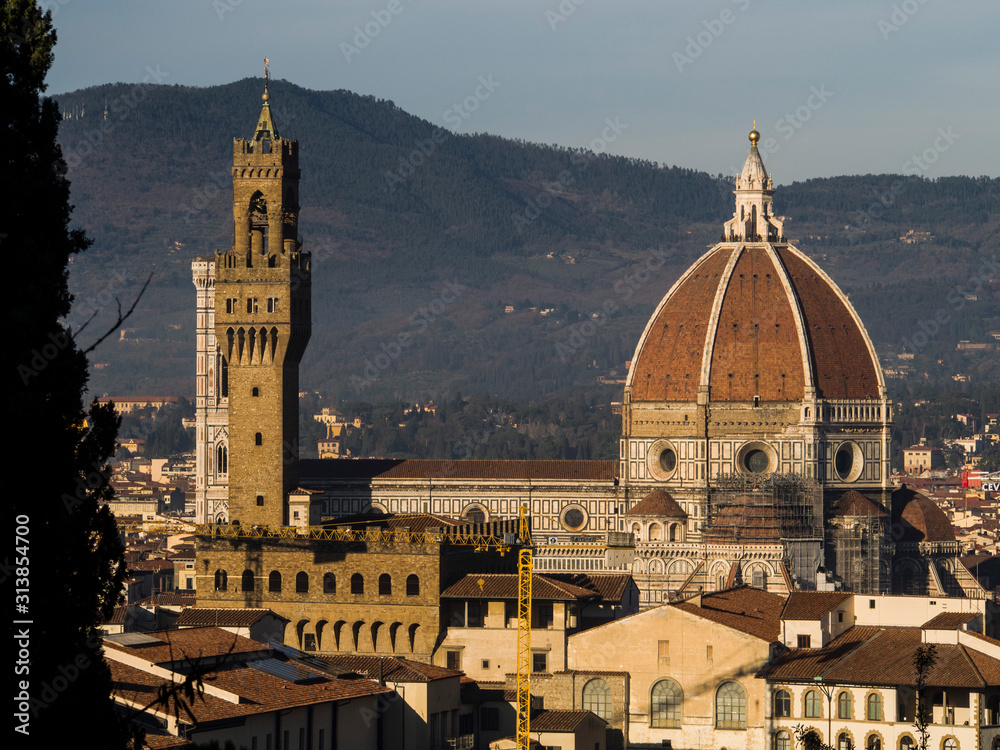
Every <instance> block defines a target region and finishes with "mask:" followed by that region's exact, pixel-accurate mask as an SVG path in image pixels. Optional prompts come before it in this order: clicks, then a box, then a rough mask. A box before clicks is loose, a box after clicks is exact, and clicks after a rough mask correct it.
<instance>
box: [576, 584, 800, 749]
mask: <svg viewBox="0 0 1000 750" xmlns="http://www.w3.org/2000/svg"><path fill="white" fill-rule="evenodd" d="M784 603H785V598H784V597H783V596H779V595H777V594H770V593H766V592H763V591H758V590H756V589H752V588H738V589H732V590H729V591H723V592H717V593H713V594H706V595H704V596H699V597H695V598H693V599H689V600H688V601H686V602H683V603H678V604H668V605H665V606H661V607H656V608H655V609H651V610H647V611H644V612H642V613H640V614H638V615H635V616H633V617H628V618H625V619H623V620H619V621H617V622H612V623H608V624H607V625H603V626H601V627H597V628H593V629H592V630H588V631H586V632H583V633H577V634H575V635H573V636H571V637H570V639H569V655H568V668H569V669H570V670H575V669H586V670H588V671H592V672H593V671H597V672H599V671H601V670H608V671H617V672H625V673H627V674H628V685H629V691H628V694H627V695H625V696H624V701H625V702H624V705H623V706H621V708H617V707H616V709H617V710H619V711H620V712H621V713H623V714H624V715H625V717H626V722H625V725H624V727H623V729H624V733H625V736H626V737H627V740H628V742H629V743H633V744H640V745H641V744H646V745H653V744H656V745H659V744H660V743H661V742H663V741H665V740H667V741H669V742H671V743H672V745H673V747H675V748H687V747H712V748H718V747H726V748H732V749H734V750H736V749H739V750H756V749H757V748H763V747H765V746H766V742H767V730H768V727H767V713H766V710H765V709H766V705H767V693H766V686H765V685H764V683H763V681H762V680H757V679H755V678H754V675H755V673H756V672H757V670H758V669H760V668H761V666H763V665H764V663H765V662H766V661H767V660H768V657H769V656H770V655H771V654H772V651H773V648H774V647H775V644H776V643H777V641H778V639H779V635H780V616H781V609H782V607H783V605H784ZM584 707H585V708H586V707H587V705H584ZM595 713H598V712H595ZM598 715H600V713H598Z"/></svg>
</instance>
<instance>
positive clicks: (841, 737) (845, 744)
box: [837, 732, 853, 750]
mask: <svg viewBox="0 0 1000 750" xmlns="http://www.w3.org/2000/svg"><path fill="white" fill-rule="evenodd" d="M852 748H853V745H851V736H850V735H849V734H848V733H847V732H841V733H840V734H838V735H837V750H852Z"/></svg>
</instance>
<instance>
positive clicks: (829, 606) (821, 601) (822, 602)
mask: <svg viewBox="0 0 1000 750" xmlns="http://www.w3.org/2000/svg"><path fill="white" fill-rule="evenodd" d="M852 596H853V594H850V593H848V592H844V591H793V592H792V593H790V594H789V595H788V600H787V601H786V602H785V607H784V609H783V610H782V612H781V619H782V620H816V619H819V618H820V617H823V616H824V615H827V614H829V613H830V612H832V611H833V610H835V609H836V608H837V607H839V606H840V605H841V604H842V603H843V602H845V601H846V600H848V599H850V598H851V597H852Z"/></svg>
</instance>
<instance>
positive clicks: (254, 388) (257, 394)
mask: <svg viewBox="0 0 1000 750" xmlns="http://www.w3.org/2000/svg"><path fill="white" fill-rule="evenodd" d="M251 393H252V395H253V396H254V397H255V398H256V397H257V396H260V388H258V387H257V386H254V387H253V391H251Z"/></svg>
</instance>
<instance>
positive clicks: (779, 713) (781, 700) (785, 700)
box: [774, 690, 792, 718]
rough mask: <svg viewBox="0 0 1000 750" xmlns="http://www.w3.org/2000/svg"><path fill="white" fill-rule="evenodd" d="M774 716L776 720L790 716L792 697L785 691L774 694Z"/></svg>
mask: <svg viewBox="0 0 1000 750" xmlns="http://www.w3.org/2000/svg"><path fill="white" fill-rule="evenodd" d="M774 715H775V716H776V717H778V718H783V717H786V716H791V715H792V696H791V695H789V694H788V691H787V690H779V691H778V692H776V693H775V694H774Z"/></svg>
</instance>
